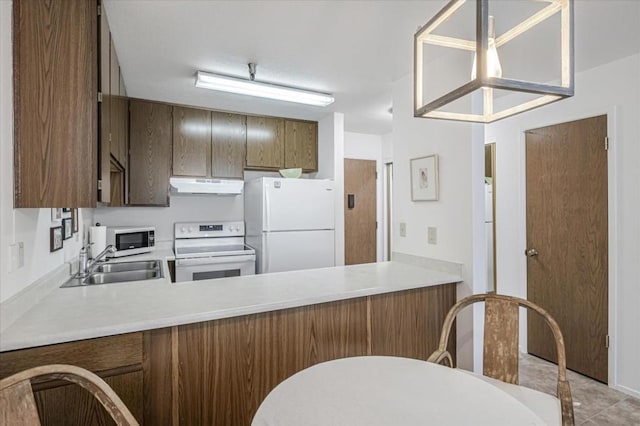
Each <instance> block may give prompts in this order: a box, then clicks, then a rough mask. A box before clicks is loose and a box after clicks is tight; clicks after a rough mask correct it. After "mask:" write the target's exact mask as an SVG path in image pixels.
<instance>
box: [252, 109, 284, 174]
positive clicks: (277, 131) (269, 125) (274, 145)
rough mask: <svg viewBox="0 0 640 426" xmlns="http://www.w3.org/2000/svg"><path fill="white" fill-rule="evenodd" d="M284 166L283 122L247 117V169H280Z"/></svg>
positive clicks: (266, 118) (279, 119)
mask: <svg viewBox="0 0 640 426" xmlns="http://www.w3.org/2000/svg"><path fill="white" fill-rule="evenodd" d="M283 166H284V120H283V119H281V118H272V117H254V116H248V117H247V168H248V169H258V170H261V169H273V170H278V169H282V168H283Z"/></svg>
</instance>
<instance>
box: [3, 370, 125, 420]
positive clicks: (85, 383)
mask: <svg viewBox="0 0 640 426" xmlns="http://www.w3.org/2000/svg"><path fill="white" fill-rule="evenodd" d="M43 377H46V378H47V379H53V380H65V381H68V382H72V383H75V384H77V385H80V386H82V387H83V388H84V389H86V390H87V391H89V392H90V393H91V394H92V395H93V396H94V397H95V398H96V399H97V400H98V401H99V402H100V404H102V406H103V407H104V408H105V409H106V410H107V412H108V413H109V415H110V416H111V418H112V419H113V420H114V421H115V423H116V424H117V425H119V426H136V425H138V422H137V421H136V419H135V418H134V417H133V415H132V414H131V412H130V411H129V409H128V408H127V406H126V405H125V404H124V403H123V402H122V400H121V399H120V398H119V397H118V395H117V394H116V393H115V392H114V391H113V389H111V387H109V385H108V384H107V383H106V382H105V381H104V380H102V379H101V378H100V377H98V376H96V375H95V374H93V373H92V372H90V371H87V370H85V369H84V368H80V367H76V366H73V365H65V364H52V365H43V366H40V367H34V368H30V369H28V370H24V371H21V372H20V373H17V374H14V375H13V376H9V377H7V378H4V379H2V380H0V424H3V425H40V418H39V416H38V409H37V407H36V402H35V398H34V397H33V390H32V389H31V380H32V379H35V378H43Z"/></svg>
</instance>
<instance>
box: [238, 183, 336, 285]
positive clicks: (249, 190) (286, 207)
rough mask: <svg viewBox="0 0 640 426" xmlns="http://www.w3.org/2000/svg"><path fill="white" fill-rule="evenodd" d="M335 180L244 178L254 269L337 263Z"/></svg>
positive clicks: (306, 266) (248, 234)
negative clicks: (254, 252)
mask: <svg viewBox="0 0 640 426" xmlns="http://www.w3.org/2000/svg"><path fill="white" fill-rule="evenodd" d="M334 198H335V185H334V183H333V181H332V180H317V179H285V178H267V177H263V178H259V179H254V180H251V181H248V182H246V183H245V192H244V216H245V226H246V229H245V232H246V234H245V235H246V236H245V238H246V243H247V244H248V245H249V246H251V247H253V248H254V249H255V251H256V273H258V274H264V273H268V272H282V271H295V270H299V269H311V268H323V267H327V266H335V242H334V240H335V235H334V234H335V217H334V216H335V211H334Z"/></svg>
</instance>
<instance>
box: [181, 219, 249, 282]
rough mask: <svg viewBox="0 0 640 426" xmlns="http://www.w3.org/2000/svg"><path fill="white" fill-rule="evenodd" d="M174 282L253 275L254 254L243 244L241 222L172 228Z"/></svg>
mask: <svg viewBox="0 0 640 426" xmlns="http://www.w3.org/2000/svg"><path fill="white" fill-rule="evenodd" d="M174 252H175V256H176V282H178V283H179V282H184V281H198V280H208V279H212V278H224V277H237V276H241V275H254V274H255V273H256V252H255V250H254V249H252V248H251V247H249V246H247V245H246V244H245V243H244V222H242V221H239V222H180V223H176V224H175V225H174Z"/></svg>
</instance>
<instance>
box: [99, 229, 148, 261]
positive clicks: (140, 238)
mask: <svg viewBox="0 0 640 426" xmlns="http://www.w3.org/2000/svg"><path fill="white" fill-rule="evenodd" d="M109 244H111V245H113V246H114V247H115V248H116V252H115V253H113V254H112V255H111V257H121V256H129V255H132V254H141V253H149V252H151V251H152V250H153V249H154V248H155V245H156V228H155V227H153V226H118V227H111V226H110V227H107V245H109Z"/></svg>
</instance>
